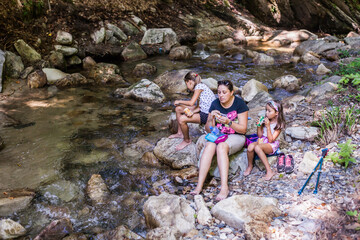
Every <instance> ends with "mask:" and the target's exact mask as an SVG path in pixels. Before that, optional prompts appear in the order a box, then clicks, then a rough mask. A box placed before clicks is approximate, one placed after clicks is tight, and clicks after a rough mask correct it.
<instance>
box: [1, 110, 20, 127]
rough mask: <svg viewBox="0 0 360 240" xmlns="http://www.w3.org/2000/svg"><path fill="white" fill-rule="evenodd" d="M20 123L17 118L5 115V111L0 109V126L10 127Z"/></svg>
mask: <svg viewBox="0 0 360 240" xmlns="http://www.w3.org/2000/svg"><path fill="white" fill-rule="evenodd" d="M18 124H21V122H20V121H19V120H17V119H14V118H12V117H10V116H9V115H7V114H6V113H4V112H2V111H0V126H1V127H11V126H15V125H18Z"/></svg>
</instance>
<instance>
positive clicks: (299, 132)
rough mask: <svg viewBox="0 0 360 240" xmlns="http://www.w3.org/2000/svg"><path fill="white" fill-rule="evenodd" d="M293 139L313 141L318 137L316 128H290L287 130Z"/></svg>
mask: <svg viewBox="0 0 360 240" xmlns="http://www.w3.org/2000/svg"><path fill="white" fill-rule="evenodd" d="M285 132H286V134H287V135H290V136H291V137H292V138H297V139H301V140H309V141H312V140H314V138H315V137H316V136H317V135H318V129H317V128H316V127H288V128H286V130H285Z"/></svg>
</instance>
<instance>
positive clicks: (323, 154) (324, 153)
mask: <svg viewBox="0 0 360 240" xmlns="http://www.w3.org/2000/svg"><path fill="white" fill-rule="evenodd" d="M327 151H328V149H327V148H325V149H323V150H322V156H321V158H320V160H319V162H318V163H317V164H316V166H315V168H314V170H313V171H312V172H311V174H310V176H309V177H308V178H307V179H306V182H305V183H304V185H303V186H302V188H301V189H300V191H299V192H298V193H299V195H301V193H302V192H303V190H304V188H305V187H306V184H307V183H308V182H309V180H310V178H311V177H312V175H313V174H314V172H315V171H316V169H317V167H318V166H319V164H322V160H323V157H324V156H326V153H327ZM318 178H319V175H318Z"/></svg>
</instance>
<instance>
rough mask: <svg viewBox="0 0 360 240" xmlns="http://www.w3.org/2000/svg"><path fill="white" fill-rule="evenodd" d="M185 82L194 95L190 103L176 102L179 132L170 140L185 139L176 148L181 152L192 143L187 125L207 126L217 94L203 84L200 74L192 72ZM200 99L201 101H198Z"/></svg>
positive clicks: (188, 74) (184, 101)
mask: <svg viewBox="0 0 360 240" xmlns="http://www.w3.org/2000/svg"><path fill="white" fill-rule="evenodd" d="M184 81H185V84H186V87H187V88H188V89H189V90H190V91H193V92H194V94H193V96H192V98H191V99H190V100H188V101H186V100H176V101H175V102H174V105H175V106H176V108H175V112H176V120H177V122H178V131H177V133H176V134H173V135H171V136H169V138H184V141H182V142H181V143H180V144H179V145H178V146H176V150H181V149H183V148H185V147H186V146H187V145H189V144H190V143H191V140H190V136H189V127H188V125H187V123H199V124H205V123H206V121H207V118H208V114H209V108H210V105H211V103H212V102H213V101H214V100H215V94H214V93H213V92H212V91H211V89H210V88H209V87H208V86H206V85H205V84H204V83H202V82H201V77H200V76H199V74H197V73H195V72H193V71H190V72H188V73H187V74H186V75H185V77H184ZM198 99H199V101H197V100H198ZM196 102H198V104H197V105H195V103H196Z"/></svg>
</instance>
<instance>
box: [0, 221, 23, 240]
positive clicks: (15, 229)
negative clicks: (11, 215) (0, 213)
mask: <svg viewBox="0 0 360 240" xmlns="http://www.w3.org/2000/svg"><path fill="white" fill-rule="evenodd" d="M25 234H26V229H25V228H24V227H23V226H21V224H19V223H17V222H15V221H13V220H11V219H2V220H0V239H14V238H17V237H20V236H23V235H25Z"/></svg>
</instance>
